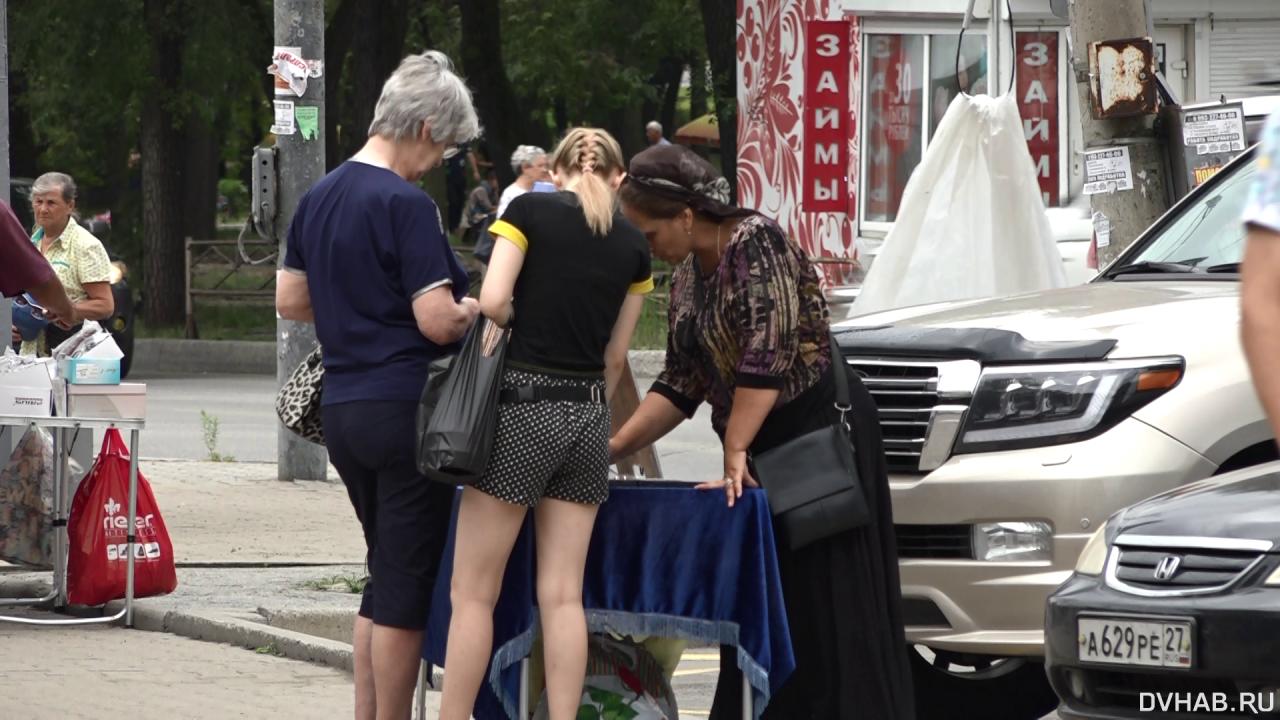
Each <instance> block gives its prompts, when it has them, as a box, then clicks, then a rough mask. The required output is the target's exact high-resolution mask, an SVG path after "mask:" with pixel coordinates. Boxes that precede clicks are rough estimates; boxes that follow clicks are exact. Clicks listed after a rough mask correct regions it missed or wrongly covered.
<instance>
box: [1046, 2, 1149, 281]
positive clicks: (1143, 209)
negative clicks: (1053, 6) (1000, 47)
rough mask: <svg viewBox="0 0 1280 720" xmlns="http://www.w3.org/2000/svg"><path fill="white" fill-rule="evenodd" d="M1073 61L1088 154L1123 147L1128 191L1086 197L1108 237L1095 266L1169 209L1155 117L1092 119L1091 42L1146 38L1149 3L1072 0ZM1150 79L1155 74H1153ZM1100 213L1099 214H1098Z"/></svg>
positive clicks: (1109, 258) (1100, 244)
mask: <svg viewBox="0 0 1280 720" xmlns="http://www.w3.org/2000/svg"><path fill="white" fill-rule="evenodd" d="M1069 18H1070V22H1071V35H1070V37H1071V45H1072V58H1071V65H1072V69H1073V71H1074V72H1075V77H1076V85H1077V87H1078V88H1079V91H1080V125H1081V130H1082V134H1081V137H1082V139H1083V140H1084V149H1085V151H1086V153H1087V152H1088V151H1090V150H1127V151H1128V156H1129V167H1130V172H1131V173H1132V182H1133V189H1132V190H1116V191H1114V192H1109V193H1107V192H1103V193H1099V194H1095V195H1091V196H1090V201H1091V205H1092V208H1093V213H1094V219H1095V231H1096V229H1097V228H1098V221H1099V220H1100V219H1101V218H1102V217H1104V218H1105V223H1106V225H1107V226H1109V228H1110V234H1109V238H1106V239H1104V236H1103V235H1101V234H1098V235H1097V240H1098V267H1099V268H1102V267H1105V266H1106V265H1108V264H1109V263H1111V261H1112V260H1114V259H1115V258H1116V257H1117V256H1119V255H1120V253H1121V252H1123V251H1124V250H1125V248H1127V247H1129V245H1130V244H1131V243H1132V242H1133V241H1134V240H1136V239H1137V237H1138V236H1139V235H1140V234H1142V232H1143V231H1144V230H1146V229H1147V228H1148V227H1150V226H1151V224H1152V223H1154V222H1155V221H1156V219H1157V218H1159V217H1160V216H1161V215H1162V214H1164V211H1165V210H1167V209H1168V207H1169V203H1168V196H1167V194H1166V193H1167V190H1166V186H1165V182H1166V178H1167V177H1168V170H1167V168H1166V167H1165V159H1164V152H1163V150H1162V149H1161V147H1160V144H1159V140H1158V139H1157V137H1156V131H1155V120H1156V116H1155V115H1138V116H1133V117H1109V118H1102V119H1099V118H1097V117H1095V112H1094V110H1095V107H1096V106H1097V103H1096V102H1095V100H1094V95H1093V91H1092V88H1093V85H1094V82H1093V81H1094V78H1093V77H1092V76H1091V74H1090V68H1089V45H1090V43H1094V42H1103V41H1115V40H1131V39H1135V38H1142V37H1150V36H1151V29H1150V27H1151V26H1150V23H1149V22H1148V18H1147V4H1146V3H1144V2H1143V0H1073V2H1071V3H1070V4H1069ZM1152 82H1153V83H1154V76H1152ZM1099 214H1100V215H1099Z"/></svg>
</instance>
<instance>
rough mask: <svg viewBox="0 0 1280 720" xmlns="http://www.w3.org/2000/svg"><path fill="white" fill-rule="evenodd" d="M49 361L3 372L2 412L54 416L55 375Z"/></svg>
mask: <svg viewBox="0 0 1280 720" xmlns="http://www.w3.org/2000/svg"><path fill="white" fill-rule="evenodd" d="M50 367H51V365H49V364H40V365H31V366H29V367H25V368H22V369H21V370H15V371H14V372H7V373H0V415H16V416H19V417H50V416H52V415H53V378H52V377H50V375H49V368H50Z"/></svg>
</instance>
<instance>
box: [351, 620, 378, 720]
mask: <svg viewBox="0 0 1280 720" xmlns="http://www.w3.org/2000/svg"><path fill="white" fill-rule="evenodd" d="M352 647H353V648H354V650H355V671H356V720H377V717H378V700H377V695H376V694H375V691H374V684H373V621H372V620H370V619H369V618H367V617H363V616H360V615H357V616H356V632H355V638H354V639H353V641H352Z"/></svg>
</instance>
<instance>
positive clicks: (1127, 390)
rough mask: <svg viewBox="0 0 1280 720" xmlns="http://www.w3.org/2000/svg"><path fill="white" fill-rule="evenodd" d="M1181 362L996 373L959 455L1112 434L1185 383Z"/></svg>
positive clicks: (975, 405) (989, 377) (985, 379)
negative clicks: (1106, 433)
mask: <svg viewBox="0 0 1280 720" xmlns="http://www.w3.org/2000/svg"><path fill="white" fill-rule="evenodd" d="M1183 368H1184V363H1183V360H1182V358H1177V357H1170V358H1157V359H1151V360H1120V361H1114V362H1097V363H1075V364H1071V365H1028V366H1021V367H992V368H987V369H985V370H984V371H983V372H982V378H981V379H980V380H979V381H978V389H977V391H975V392H974V394H973V402H972V403H970V405H969V412H968V413H967V414H966V417H965V422H964V427H963V428H962V429H961V431H960V437H959V438H957V440H956V450H955V451H956V453H957V454H959V453H975V452H992V451H998V450H1015V449H1020V448H1031V447H1043V446H1047V445H1061V444H1065V443H1070V442H1078V441H1080V440H1086V439H1088V438H1090V437H1093V436H1096V435H1100V434H1102V433H1103V432H1106V431H1107V430H1109V429H1110V428H1112V427H1113V426H1115V425H1116V424H1117V423H1119V422H1120V421H1121V420H1123V419H1124V418H1126V417H1128V416H1129V415H1131V414H1133V412H1134V411H1136V410H1137V409H1138V408H1140V407H1142V406H1143V405H1146V404H1147V403H1149V402H1151V401H1152V400H1155V399H1156V398H1158V397H1160V396H1161V395H1163V394H1165V393H1166V392H1168V391H1169V390H1171V389H1173V387H1174V386H1176V385H1177V384H1178V382H1179V381H1180V380H1181V379H1182V374H1183Z"/></svg>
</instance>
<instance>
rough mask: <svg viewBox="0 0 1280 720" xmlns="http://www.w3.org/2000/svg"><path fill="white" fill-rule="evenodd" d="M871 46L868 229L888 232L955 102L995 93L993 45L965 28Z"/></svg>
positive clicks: (865, 177)
mask: <svg viewBox="0 0 1280 720" xmlns="http://www.w3.org/2000/svg"><path fill="white" fill-rule="evenodd" d="M863 47H864V48H865V49H864V52H865V55H866V57H865V58H864V60H863V64H862V67H863V68H864V70H863V72H862V78H863V80H862V82H863V93H862V97H863V112H862V117H863V118H864V122H863V123H862V132H863V136H862V142H861V147H862V148H863V151H862V159H861V170H860V172H861V175H862V177H861V182H860V183H859V188H860V192H859V197H860V200H859V202H860V204H861V207H860V210H861V212H860V217H861V229H862V231H863V232H867V231H870V232H871V233H875V234H881V233H887V232H888V231H889V228H890V227H892V223H893V222H894V221H895V220H897V217H898V206H899V204H900V203H901V202H902V194H903V192H904V191H905V190H906V187H907V181H908V180H909V179H910V178H911V173H912V172H914V171H915V169H916V166H918V165H919V164H920V161H921V159H922V158H923V157H924V152H925V149H926V148H928V146H929V140H930V138H931V137H932V136H933V133H934V131H935V130H937V127H938V123H939V122H940V121H941V120H942V116H943V115H944V114H945V113H946V111H947V107H948V106H949V105H950V104H951V101H952V100H954V99H955V98H956V96H957V95H959V94H960V93H962V92H963V93H967V94H970V95H972V94H978V93H985V92H986V91H987V71H986V67H987V40H986V36H985V35H984V34H982V33H976V32H972V31H970V32H967V33H965V35H964V37H963V38H961V37H960V35H959V31H958V30H957V31H956V32H954V33H933V34H911V33H875V34H868V35H867V36H866V38H865V41H864V42H863ZM957 61H958V62H957Z"/></svg>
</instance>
